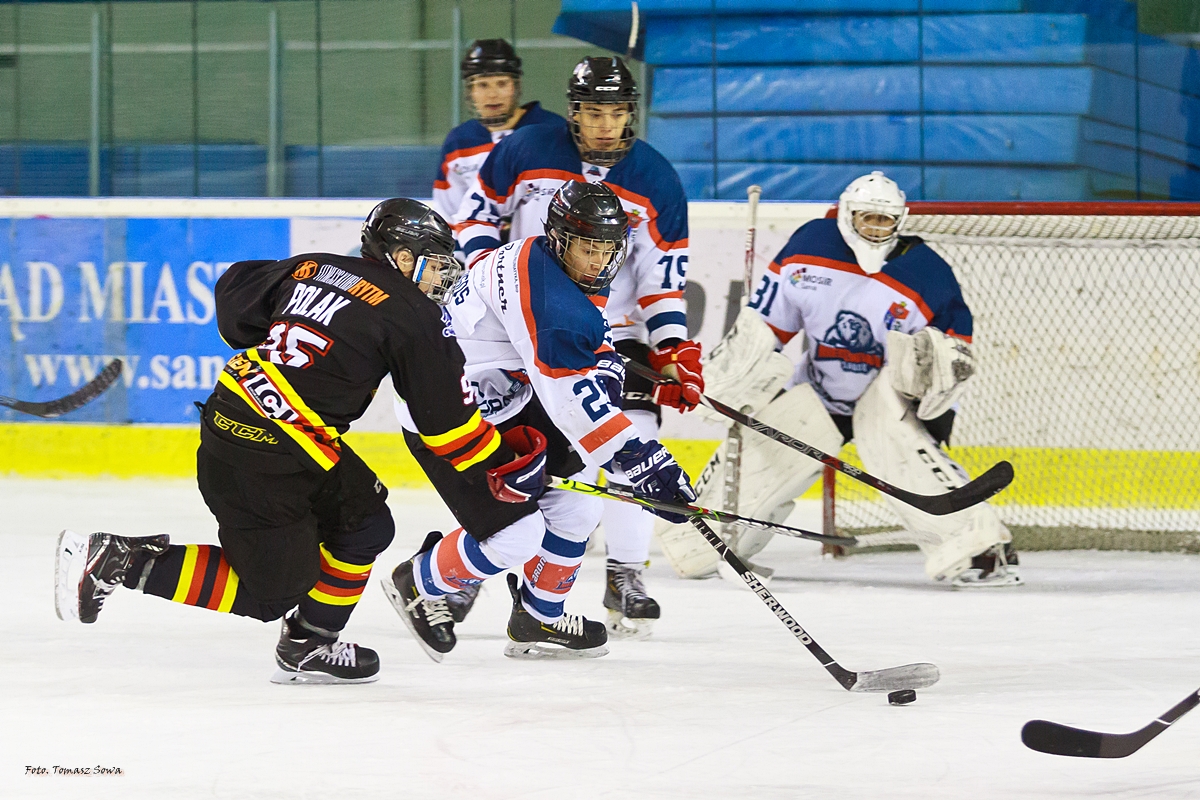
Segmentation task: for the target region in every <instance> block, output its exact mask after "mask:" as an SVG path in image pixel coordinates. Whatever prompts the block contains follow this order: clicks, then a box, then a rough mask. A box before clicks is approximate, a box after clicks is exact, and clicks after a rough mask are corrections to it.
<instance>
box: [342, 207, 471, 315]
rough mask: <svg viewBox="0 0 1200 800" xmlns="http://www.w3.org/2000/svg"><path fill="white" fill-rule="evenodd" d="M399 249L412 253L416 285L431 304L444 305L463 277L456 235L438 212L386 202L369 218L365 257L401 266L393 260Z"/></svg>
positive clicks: (364, 239)
mask: <svg viewBox="0 0 1200 800" xmlns="http://www.w3.org/2000/svg"><path fill="white" fill-rule="evenodd" d="M397 247H403V248H404V249H406V250H408V252H410V253H412V256H413V262H414V265H413V273H412V281H413V283H415V284H417V288H419V289H420V290H421V291H422V292H424V293H425V294H426V295H427V296H428V297H429V299H430V300H433V301H434V302H435V303H438V304H439V305H444V304H445V303H446V301H447V300H448V299H449V296H450V287H452V286H453V285H454V282H455V281H457V280H458V278H459V276H460V275H462V273H463V266H462V264H460V263H459V262H458V260H457V259H456V258H455V257H454V234H453V233H451V232H450V226H449V225H447V224H446V221H445V220H444V219H442V218H441V216H439V215H438V213H437V212H436V211H434V210H433V209H431V208H429V207H428V206H426V205H425V204H424V203H419V202H417V201H416V200H410V199H408V198H407V197H396V198H392V199H391V200H384V201H383V202H382V203H380V204H379V205H377V206H375V208H373V209H371V213H370V214H368V215H367V219H366V221H364V222H363V226H362V254H363V257H364V258H371V259H374V260H376V261H382V262H383V263H385V264H391V265H392V266H393V267H395V268H396V269H400V265H399V264H397V263H396V260H395V258H393V257H392V252H393V251H394V250H395V249H396V248H397Z"/></svg>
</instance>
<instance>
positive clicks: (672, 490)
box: [613, 439, 696, 523]
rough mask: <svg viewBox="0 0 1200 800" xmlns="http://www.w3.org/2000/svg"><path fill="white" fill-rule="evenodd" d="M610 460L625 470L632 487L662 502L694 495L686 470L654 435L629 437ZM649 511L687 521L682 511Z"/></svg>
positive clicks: (681, 500)
mask: <svg viewBox="0 0 1200 800" xmlns="http://www.w3.org/2000/svg"><path fill="white" fill-rule="evenodd" d="M613 464H615V465H616V466H617V467H619V468H620V469H621V471H622V472H624V473H625V477H627V478H629V481H630V482H631V483H632V484H633V488H634V491H636V492H638V493H639V494H643V495H645V496H647V497H651V498H654V499H655V500H660V501H662V502H666V503H678V502H687V503H691V502H694V501H695V499H696V493H695V492H694V491H692V486H691V481H690V480H689V479H688V476H687V473H686V472H684V471H683V468H682V467H680V466H679V464H678V463H676V461H675V458H674V457H673V456H672V455H671V453H670V451H668V450H667V448H665V447H663V446H662V445H661V444H659V443H658V442H657V441H656V440H654V439H651V440H650V441H648V442H642V441H639V440H638V439H631V440H630V441H629V442H628V443H627V444H626V445H625V447H623V448H622V449H621V450H619V451H618V452H617V454H616V455H615V456H613ZM653 513H654V514H657V515H658V516H660V517H662V518H663V519H665V520H667V521H668V522H674V523H681V522H687V517H685V516H683V515H682V514H672V513H670V512H669V511H654V512H653Z"/></svg>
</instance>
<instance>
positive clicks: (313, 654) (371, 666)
mask: <svg viewBox="0 0 1200 800" xmlns="http://www.w3.org/2000/svg"><path fill="white" fill-rule="evenodd" d="M275 663H276V664H278V665H279V669H277V670H276V671H275V674H274V675H272V676H271V683H289V684H296V683H311V684H327V683H371V682H372V681H377V680H379V655H378V654H377V653H376V652H375V651H374V650H371V649H369V648H366V647H360V646H359V645H357V644H354V643H353V642H339V641H338V637H337V634H336V633H333V632H332V631H322V630H319V629H316V628H314V627H312V626H310V625H308V624H307V623H305V622H304V619H303V618H302V617H301V616H300V612H299V611H292V612H290V613H289V614H288V615H287V616H286V617H284V618H283V631H282V632H281V633H280V634H279V644H278V645H276V646H275Z"/></svg>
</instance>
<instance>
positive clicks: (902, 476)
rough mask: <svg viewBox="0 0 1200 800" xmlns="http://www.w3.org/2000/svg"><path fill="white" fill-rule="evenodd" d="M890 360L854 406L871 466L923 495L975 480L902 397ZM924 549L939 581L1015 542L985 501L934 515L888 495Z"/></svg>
mask: <svg viewBox="0 0 1200 800" xmlns="http://www.w3.org/2000/svg"><path fill="white" fill-rule="evenodd" d="M890 368H891V367H890V364H889V365H887V366H885V367H884V368H883V370H882V371H881V372H880V374H879V376H878V377H877V378H876V379H875V380H874V381H873V382H872V383H871V385H870V386H869V387H867V391H866V392H864V393H863V396H862V397H861V398H859V400H858V403H857V404H856V406H855V409H854V441H855V444H856V445H857V446H858V454H859V456H860V457H861V458H862V462H863V466H864V467H866V469H867V471H868V472H870V473H871V474H872V475H875V476H876V477H878V478H881V479H883V480H885V481H887V482H888V483H891V484H894V485H896V486H899V487H900V488H902V489H907V490H908V491H911V492H917V493H919V494H942V493H945V492H948V491H950V490H951V489H954V488H957V487H959V486H962V485H963V484H965V483H967V482H968V481H969V480H970V479H969V478H968V476H967V474H966V472H965V471H964V470H963V468H962V467H960V466H959V465H958V464H957V463H955V462H954V460H953V459H951V458H950V457H949V456H948V455H946V453H945V451H943V450H941V449H940V448H939V447H938V446H937V444H936V442H934V441H933V439H932V437H930V436H929V433H928V432H927V431H926V430H925V428H924V426H922V425H921V424H920V422H919V421H918V420H917V415H916V413H915V412H914V410H913V408H912V404H911V403H910V402H909V401H907V400H906V399H905V398H903V397H901V396H900V395H899V394H898V393H897V392H896V391H895V389H893V388H892V386H893V384H892V382H891V380H890V376H889V375H888V374H887V373H888V372H889V370H890ZM884 499H885V500H886V501H887V502H888V505H889V507H890V508H891V509H892V511H894V512H895V513H896V516H898V517H899V518H900V521H901V523H902V524H903V525H904V527H905V528H906V530H907V532H908V533H909V534H911V536H912V538H911V542H912V543H913V544H916V545H917V546H918V547H920V548H921V552H922V553H924V554H925V573H926V574H927V575H928V576H929V577H930V578H933V579H935V580H943V579H946V578H953V577H954V576H956V575H958V574H959V573H960V572H962V571H963V570H965V569H967V568H968V567H969V566H970V565H971V558H972V557H973V556H976V555H979V554H980V553H982V552H984V551H985V550H987V549H988V548H989V547H992V546H993V545H996V544H1001V543H1004V542H1010V541H1012V535H1011V534H1010V533H1009V532H1008V529H1007V528H1006V527H1005V526H1004V523H1002V522H1001V521H1000V517H999V516H998V515H997V514H996V511H995V509H994V508H992V507H991V506H989V505H988V504H986V503H980V504H979V505H977V506H974V507H972V508H968V509H965V510H963V511H958V512H956V513H954V514H947V515H945V516H934V515H932V514H926V513H924V512H923V511H918V510H917V509H915V508H913V507H912V506H909V505H906V504H905V503H901V502H900V501H899V500H895V499H893V498H891V497H886V496H885V498H884Z"/></svg>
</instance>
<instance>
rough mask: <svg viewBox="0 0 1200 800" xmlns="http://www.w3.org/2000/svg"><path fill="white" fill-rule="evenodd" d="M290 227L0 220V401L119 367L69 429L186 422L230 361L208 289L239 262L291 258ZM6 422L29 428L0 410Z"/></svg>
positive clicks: (58, 391)
mask: <svg viewBox="0 0 1200 800" xmlns="http://www.w3.org/2000/svg"><path fill="white" fill-rule="evenodd" d="M290 224H291V223H290V220H288V219H285V218H280V219H270V218H267V219H263V218H256V219H228V218H225V219H212V218H196V219H147V218H103V219H96V218H37V217H34V218H12V219H3V218H0V233H2V235H0V325H4V324H5V323H7V324H6V325H5V327H6V328H7V330H5V333H6V334H7V335H4V336H3V337H2V339H3V343H2V344H0V364H2V365H3V369H0V394H3V395H5V396H9V397H17V398H20V399H22V400H31V401H39V402H40V401H46V400H51V399H54V398H57V397H61V396H63V395H66V394H69V393H70V392H71V391H73V390H74V389H76V388H78V387H79V386H81V385H83V384H84V383H86V382H87V381H88V380H90V379H91V378H92V377H94V376H95V374H96V373H97V372H99V371H100V370H101V369H102V368H103V367H104V365H105V364H107V363H108V362H109V361H111V360H112V359H113V358H120V359H121V360H122V361H124V363H125V370H124V374H123V377H122V380H120V381H119V382H118V384H117V385H116V386H114V387H113V388H112V389H110V390H109V391H108V392H106V393H105V394H104V395H102V396H101V397H100V398H99V399H98V400H97V401H95V402H93V403H91V404H90V405H88V406H86V407H84V408H83V409H80V410H79V411H76V412H73V413H72V414H71V417H70V419H72V420H75V421H92V422H156V423H184V422H190V421H195V420H196V419H197V418H198V416H197V412H196V408H195V407H194V406H193V402H195V401H203V400H204V398H205V397H207V396H208V394H209V392H210V391H211V390H212V387H213V385H214V384H215V383H216V379H217V373H218V371H219V370H220V369H221V367H222V366H223V365H224V363H225V361H226V360H227V359H228V358H229V357H230V356H231V355H232V354H233V351H232V350H231V349H230V348H229V347H228V346H227V345H226V344H225V343H224V342H223V341H222V340H221V337H220V335H219V334H218V333H217V325H216V319H215V314H214V312H215V304H214V301H213V287H214V286H215V284H216V281H217V279H218V278H219V277H220V276H221V275H222V274H223V273H224V271H225V270H226V269H228V267H229V265H230V264H232V263H234V262H235V261H241V260H244V259H277V258H286V257H287V256H288V255H290V251H289V248H290V246H291V245H290ZM0 419H4V420H30V419H31V417H28V416H26V415H23V414H18V413H17V412H14V411H10V410H7V409H5V410H4V411H3V412H0Z"/></svg>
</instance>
